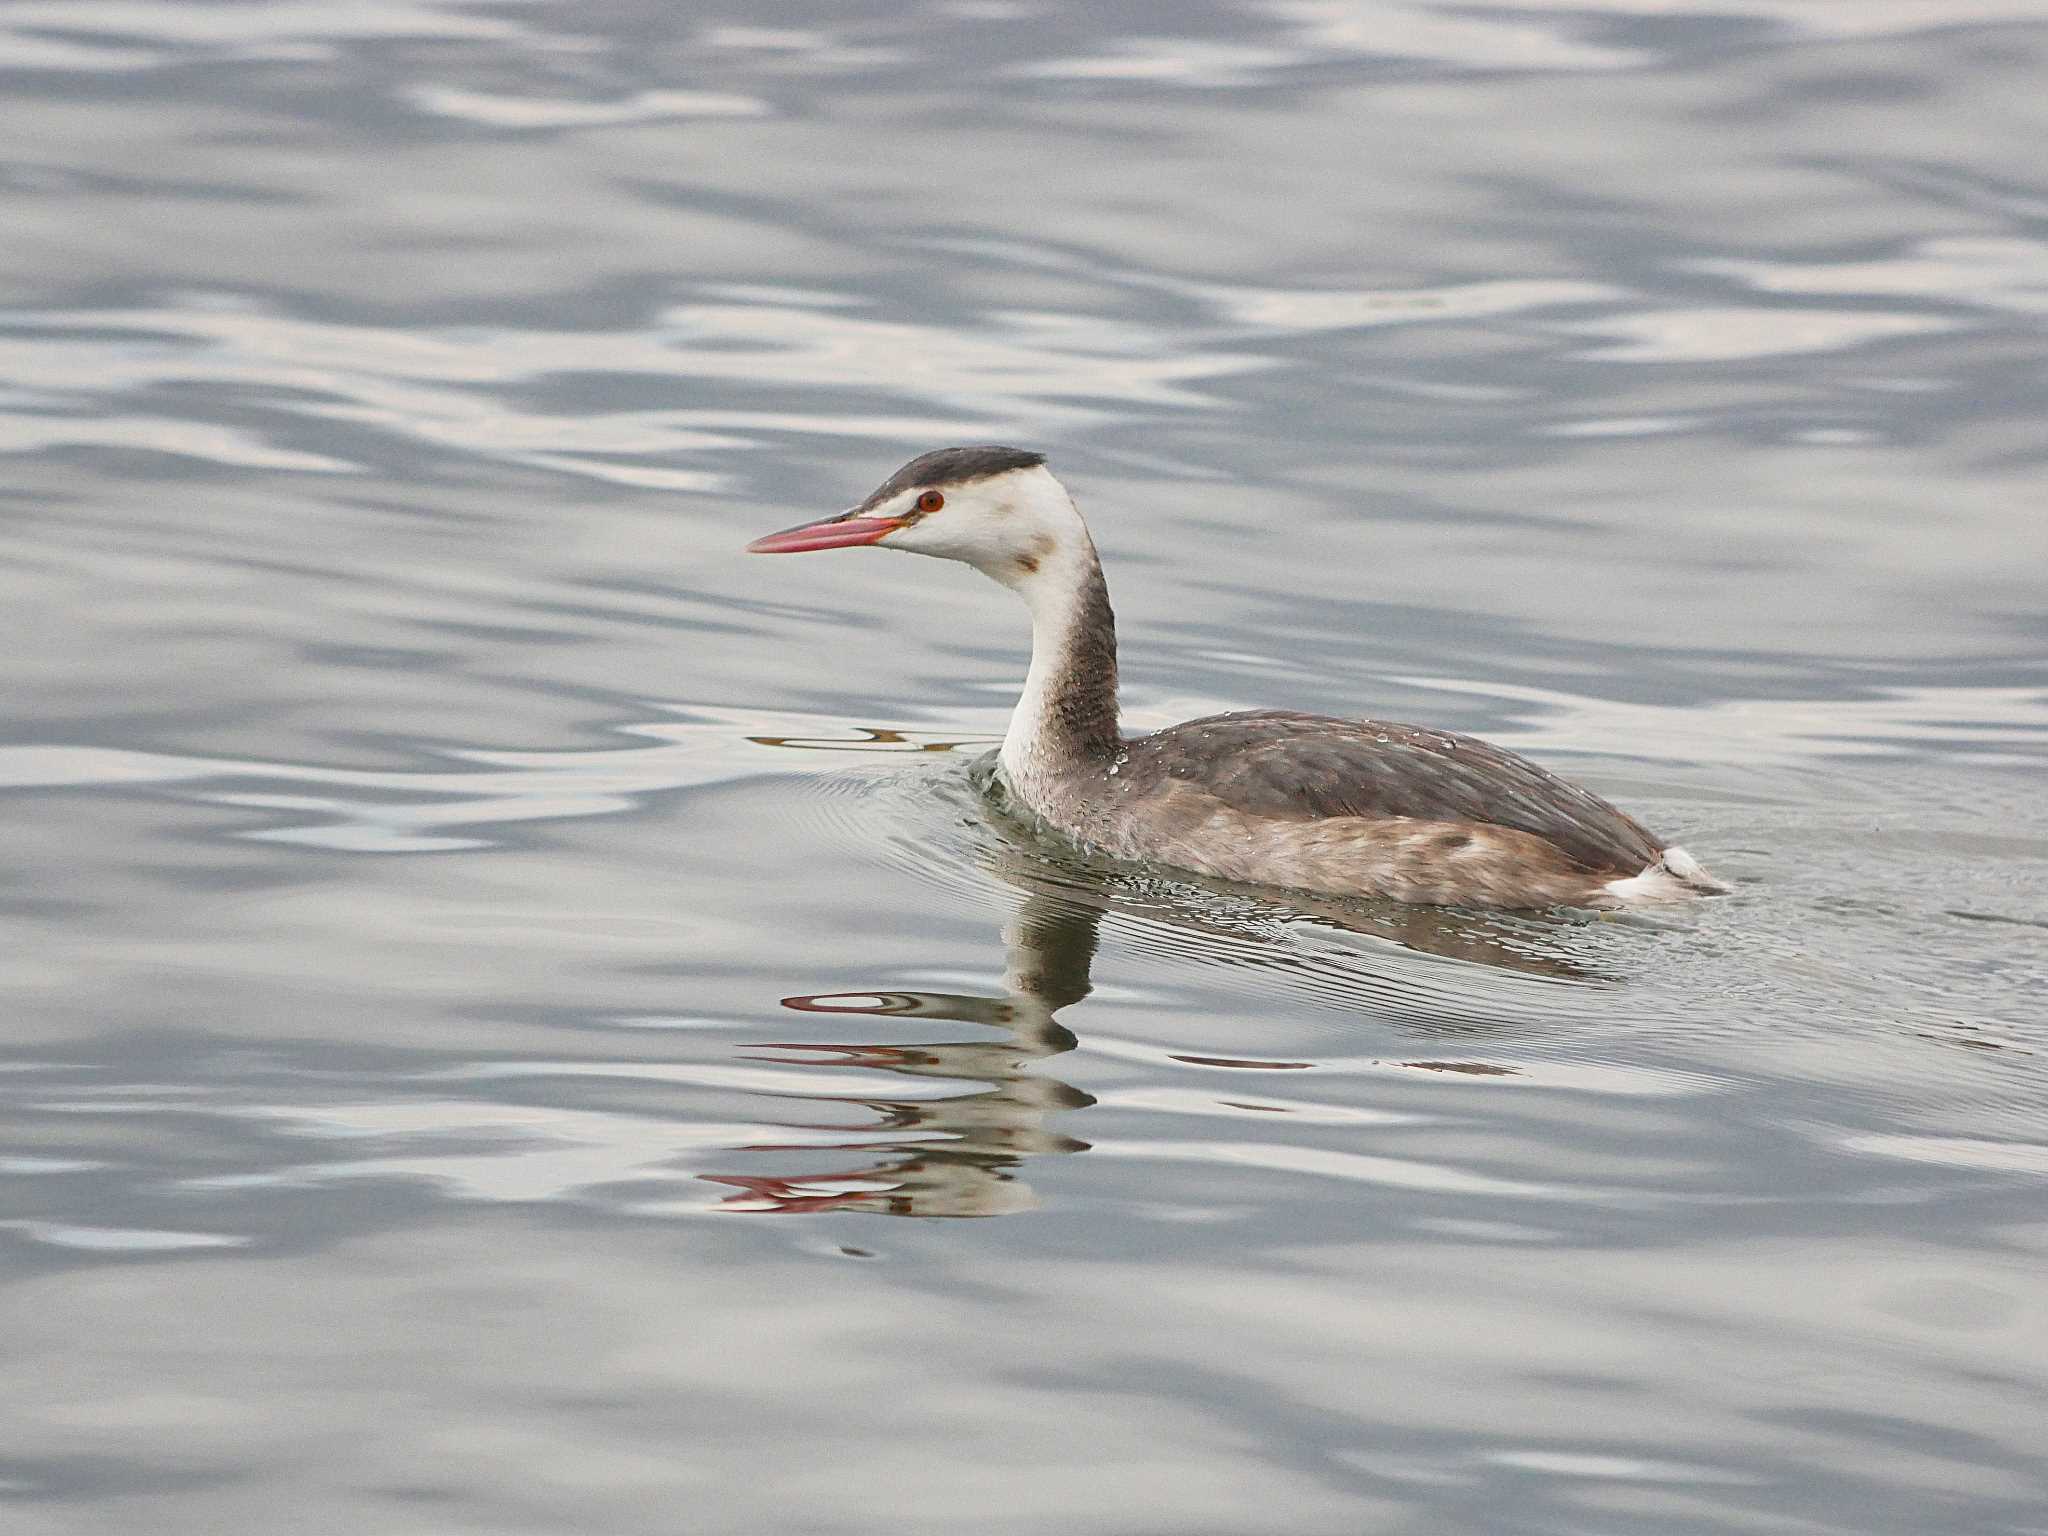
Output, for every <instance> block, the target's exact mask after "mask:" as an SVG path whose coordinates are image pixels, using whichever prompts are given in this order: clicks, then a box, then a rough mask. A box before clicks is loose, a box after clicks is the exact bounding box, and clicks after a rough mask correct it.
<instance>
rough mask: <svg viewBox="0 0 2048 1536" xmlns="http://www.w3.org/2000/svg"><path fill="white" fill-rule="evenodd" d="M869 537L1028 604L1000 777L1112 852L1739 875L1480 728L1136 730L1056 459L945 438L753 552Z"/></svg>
mask: <svg viewBox="0 0 2048 1536" xmlns="http://www.w3.org/2000/svg"><path fill="white" fill-rule="evenodd" d="M864 544H878V545H880V546H882V547H883V548H885V549H901V550H907V551H909V552H910V553H912V554H919V555H936V556H938V557H939V558H941V559H945V560H959V561H963V562H965V563H966V564H968V565H971V566H973V567H974V568H975V569H976V570H978V571H981V572H982V573H983V574H985V575H988V576H992V577H994V578H995V579H996V580H997V581H999V582H1001V583H1002V584H1003V585H1004V586H1006V587H1008V588H1009V589H1010V590H1011V591H1013V592H1015V593H1016V594H1017V595H1018V596H1019V597H1021V598H1023V599H1024V603H1025V606H1027V607H1028V608H1029V609H1030V610H1031V667H1030V670H1029V672H1027V673H1026V675H1025V678H1024V691H1023V694H1022V696H1021V697H1019V699H1018V700H1017V708H1016V711H1015V712H1014V713H1013V714H1012V715H1011V717H1010V728H1009V730H1008V732H1007V733H1006V734H1005V735H1004V737H1003V746H1002V754H1001V762H1002V777H1003V781H1004V783H1005V786H1006V787H1007V789H1008V791H1009V793H1010V795H1011V797H1012V798H1013V799H1014V800H1016V801H1017V802H1018V803H1019V804H1021V805H1022V806H1023V807H1024V808H1025V809H1026V810H1028V811H1030V812H1031V813H1032V814H1033V815H1034V816H1036V817H1038V818H1039V819H1040V820H1042V821H1044V822H1045V823H1047V824H1048V825H1050V826H1051V827H1052V828H1054V829H1055V830H1057V831H1058V832H1060V833H1062V834H1064V835H1065V836H1067V837H1069V838H1072V839H1073V840H1074V841H1076V842H1079V843H1081V844H1083V845H1085V846H1087V847H1090V848H1094V849H1097V850H1099V851H1101V852H1103V853H1107V854H1109V855H1111V856H1112V857H1114V858H1120V859H1145V860H1153V861H1156V862H1158V863H1161V864H1168V865H1173V866H1175V867H1178V868H1181V869H1188V870H1193V871H1195V872H1197V873H1199V874H1205V875H1210V876H1214V877H1217V878H1220V879H1224V880H1234V881H1242V882H1245V883H1248V884H1254V885H1272V886H1286V887H1289V888H1292V889H1295V890H1302V891H1315V892H1319V893H1323V894H1327V895H1338V896H1348V895H1358V896H1384V897H1390V898H1392V899H1394V900H1396V901H1410V902H1427V903H1436V904H1442V905H1451V906H1486V907H1547V906H1579V907H1618V906H1626V905H1631V904H1635V903H1638V902H1666V901H1674V900H1683V899H1685V898H1688V897H1691V896H1696V895H1704V894H1709V893H1712V892H1716V891H1721V890H1725V889H1726V887H1725V886H1723V885H1721V884H1720V882H1718V881H1716V880H1715V879H1714V878H1713V877H1712V876H1711V875H1709V874H1708V873H1707V872H1706V871H1705V870H1704V869H1702V868H1701V867H1700V865H1699V864H1698V862H1697V861H1695V860H1694V859H1693V858H1692V856H1691V855H1689V854H1688V853H1686V851H1685V850H1684V849H1682V848H1671V847H1666V846H1665V845H1664V844H1663V843H1661V842H1659V841H1658V840H1657V838H1655V837H1653V836H1652V835H1651V834H1650V833H1649V832H1648V831H1647V830H1646V829H1645V828H1644V827H1643V826H1642V824H1641V823H1639V822H1637V821H1636V820H1635V819H1634V818H1632V817H1630V816H1627V815H1624V814H1623V813H1622V812H1620V811H1618V810H1616V809H1615V808H1614V807H1613V806H1611V805H1609V804H1608V803H1607V802H1606V801H1605V800H1602V799H1601V798H1600V797H1599V796H1597V795H1594V794H1592V793H1590V792H1588V791H1586V790H1583V789H1580V788H1579V787H1578V786H1577V785H1575V784H1568V783H1566V782H1565V781H1564V780H1563V779H1560V778H1558V777H1557V776H1556V775H1555V774H1552V773H1547V772H1545V771H1544V770H1543V769H1541V768H1538V767H1537V766H1536V765H1535V764H1534V763H1531V762H1529V761H1527V760H1526V759H1524V758H1520V757H1517V756H1516V755H1515V754H1514V753H1512V752H1505V751H1502V750H1501V749H1500V748H1499V747H1494V746H1489V745H1488V744H1487V743H1485V742H1483V741H1479V740H1476V739H1474V738H1473V737H1470V736H1460V735H1457V734H1455V733H1453V732H1450V731H1437V730H1427V729H1424V728H1422V727H1420V726H1413V725H1396V724H1393V723H1392V722H1389V721H1384V720H1337V719H1332V718H1330V717H1328V716H1324V715H1305V714H1297V713H1295V712H1293V711H1289V710H1257V711H1244V712H1238V713H1233V714H1227V715H1211V716H1209V717H1207V718H1205V719H1201V720H1190V721H1187V722H1186V723H1185V724H1182V725H1176V726H1170V727H1168V728H1167V729H1165V730H1163V731H1155V732H1153V733H1152V734H1151V735H1149V736H1137V737H1130V738H1126V737H1125V736H1123V734H1122V733H1121V732H1120V731H1119V729H1118V727H1117V704H1116V617H1115V615H1114V614H1113V613H1112V612H1111V611H1110V606H1109V589H1108V588H1107V587H1106V586H1105V585H1104V583H1103V579H1102V566H1101V563H1100V562H1099V561H1098V560H1097V558H1096V555H1095V543H1094V540H1092V539H1090V538H1089V536H1088V528H1087V525H1086V524H1085V523H1083V522H1082V521H1081V514H1080V512H1079V511H1078V510H1077V509H1076V508H1075V506H1074V501H1073V498H1072V497H1071V496H1069V495H1068V494H1067V489H1066V487H1065V486H1063V485H1061V484H1060V482H1059V481H1058V480H1056V479H1054V478H1053V475H1052V472H1051V471H1050V470H1048V469H1047V468H1046V467H1045V455H1043V454H1040V453H1030V452H1027V451H1025V450H1023V449H1019V448H998V447H973V448H941V449H939V450H938V451H936V452H933V453H927V454H924V455H922V456H920V457H918V458H915V459H912V460H911V461H910V462H909V463H908V464H906V465H904V466H903V467H902V468H901V469H899V470H897V471H896V473H895V474H893V475H891V476H890V477H889V478H888V479H887V480H885V481H883V482H882V484H881V485H880V486H878V487H877V488H876V489H875V490H874V492H873V493H872V494H871V495H869V496H868V498H867V499H866V500H865V501H863V502H861V503H860V505H859V506H857V507H854V508H853V509H852V510H851V511H848V512H843V513H840V514H838V515H837V516H834V517H829V518H825V519H823V520H822V521H819V522H814V523H805V524H803V525H801V526H800V527H796V528H789V529H785V530H784V531H783V532H781V533H771V534H769V535H767V536H766V537H765V538H759V539H756V540H755V541H754V542H753V543H751V544H749V545H748V546H747V548H748V549H749V550H750V551H752V552H753V553H755V554H763V555H771V554H797V553H801V552H804V551H807V550H816V549H845V548H850V547H853V546H855V545H864Z"/></svg>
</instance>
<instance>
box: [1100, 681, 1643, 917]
mask: <svg viewBox="0 0 2048 1536" xmlns="http://www.w3.org/2000/svg"><path fill="white" fill-rule="evenodd" d="M1122 771H1123V773H1124V774H1127V775H1130V776H1131V777H1132V788H1133V792H1136V791H1138V790H1139V789H1141V788H1146V787H1150V786H1151V785H1152V784H1154V783H1157V782H1161V781H1165V780H1173V781H1175V782H1178V783H1184V784H1187V785H1189V786H1191V787H1194V788H1198V789H1200V790H1202V791H1203V792H1205V793H1206V794H1209V795H1211V796H1213V797H1214V798H1215V799H1216V800H1217V801H1219V802H1220V803H1221V804H1223V805H1225V806H1227V807H1229V808H1230V809H1232V810H1236V811H1241V812H1243V813H1244V814H1246V815H1249V816H1259V817H1271V818H1275V819H1278V820H1321V819H1326V818H1338V819H1352V818H1361V817H1362V818H1369V819H1372V820H1376V821H1383V820H1402V821H1420V822H1442V823H1452V824H1455V825H1457V826H1460V827H1464V828H1466V829H1467V830H1474V829H1476V828H1480V827H1494V828H1505V829H1508V830H1510V831H1517V832H1527V833H1530V834H1533V835H1534V836H1536V837H1540V838H1542V839H1543V840H1544V841H1545V842H1548V843H1550V844H1552V845H1553V846H1554V847H1556V848H1557V850H1558V851H1559V852H1560V853H1562V854H1563V855H1564V856H1565V857H1566V858H1568V859H1570V860H1571V861H1572V862H1573V863H1574V864H1576V865H1578V866H1579V867H1581V868H1583V869H1586V870H1590V871H1595V872H1602V873H1605V874H1607V875H1609V876H1613V875H1622V874H1627V875H1632V874H1635V873H1636V872H1637V871H1638V870H1640V869H1642V868H1643V867H1644V866H1645V865H1647V864H1651V863H1654V862H1655V861H1656V858H1657V856H1658V854H1660V853H1661V852H1662V851H1663V845H1662V844H1661V843H1659V842H1658V841H1657V839H1656V838H1654V837H1652V836H1651V835H1650V833H1649V832H1648V831H1646V830H1645V829H1644V828H1643V826H1642V824H1641V823H1640V822H1638V821H1636V820H1635V819H1634V818H1633V817H1630V816H1627V815H1625V814H1623V813H1622V812H1621V811H1618V810H1616V809H1615V808H1614V807H1613V806H1611V805H1609V804H1608V803H1607V802H1606V801H1605V800H1602V799H1601V798H1600V797H1599V796H1598V795H1596V794H1593V793H1592V792H1591V791H1590V790H1585V789H1581V788H1580V787H1579V786H1578V785H1576V784H1572V783H1569V782H1568V781H1566V780H1564V779H1561V778H1559V777H1558V776H1557V775H1556V774H1554V773H1550V772H1547V771H1546V770H1544V769H1542V768H1539V767H1537V766H1536V765H1535V764H1534V763H1532V762H1530V761H1529V760H1528V759H1527V758H1523V757H1518V756H1516V755H1515V754H1514V753H1512V752H1507V751H1504V750H1502V749H1501V748H1499V747H1496V746H1493V745H1491V744H1490V743H1488V742H1484V741H1480V740H1478V739H1476V738H1475V737H1471V736H1460V735H1457V734H1455V733H1453V732H1450V731H1435V730H1426V729H1424V728H1422V727H1420V726H1413V725H1399V724H1396V723H1394V722H1392V721H1384V720H1337V719H1332V718H1330V717H1329V716H1326V715H1305V714H1296V713H1293V712H1290V711H1283V710H1260V711H1256V712H1251V713H1244V714H1231V715H1216V716H1212V717H1210V718H1208V719H1204V720H1190V721H1188V722H1187V723H1186V724H1184V725H1176V726H1173V727H1172V728H1171V729H1168V730H1164V731H1159V732H1157V733H1156V734H1154V735H1151V736H1146V737H1142V738H1140V739H1139V740H1137V741H1134V742H1132V743H1131V745H1130V755H1129V761H1128V762H1127V763H1126V764H1125V765H1124V768H1123V770H1122ZM1449 851H1450V850H1446V852H1447V853H1448V852H1449Z"/></svg>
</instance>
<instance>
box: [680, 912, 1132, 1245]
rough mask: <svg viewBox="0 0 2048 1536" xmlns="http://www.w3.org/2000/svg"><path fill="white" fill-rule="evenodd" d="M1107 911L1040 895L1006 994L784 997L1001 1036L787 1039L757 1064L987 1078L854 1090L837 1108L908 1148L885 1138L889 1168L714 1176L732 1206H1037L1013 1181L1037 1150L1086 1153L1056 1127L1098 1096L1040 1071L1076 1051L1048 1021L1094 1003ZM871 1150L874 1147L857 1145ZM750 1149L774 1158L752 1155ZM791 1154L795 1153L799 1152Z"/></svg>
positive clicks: (1013, 922) (956, 1210)
mask: <svg viewBox="0 0 2048 1536" xmlns="http://www.w3.org/2000/svg"><path fill="white" fill-rule="evenodd" d="M1101 918H1102V914H1101V913H1100V912H1099V911H1098V910H1096V909H1095V908H1093V907H1089V906H1085V905H1081V904H1079V903H1076V902H1074V901H1071V900H1067V899H1064V898H1061V897H1058V896H1051V895H1045V894H1039V893H1033V894H1031V895H1029V896H1027V897H1026V898H1025V900H1024V903H1023V905H1022V906H1021V907H1019V908H1018V910H1017V912H1016V914H1015V916H1013V917H1012V918H1011V919H1010V921H1009V923H1008V924H1007V925H1006V926H1005V927H1004V929H1003V942H1004V948H1005V951H1006V956H1007V967H1006V969H1005V971H1004V973H1003V991H1002V994H1001V995H1000V996H996V997H983V996H976V995H971V994H961V993H951V992H879V993H877V992H866V993H860V992H842V993H821V994H817V995H813V996H806V997H786V998H784V999H783V1000H782V1006H783V1007H785V1008H791V1009H795V1010H796V1011H798V1012H800V1013H811V1014H871V1015H874V1016H876V1017H880V1018H891V1019H943V1020H952V1021H957V1022H959V1023H963V1024H983V1025H989V1026H991V1027H993V1028H996V1029H999V1030H1002V1031H1004V1032H1005V1033H1004V1035H1003V1036H1001V1037H998V1038H994V1039H982V1040H949V1041H944V1042H941V1043H938V1044H916V1045H886V1044H884V1045H841V1044H823V1043H820V1044H799V1043H794V1042H792V1043H785V1044H779V1045H773V1046H769V1047H767V1049H768V1050H771V1051H774V1052H776V1053H777V1054H776V1055H773V1056H764V1057H756V1058H755V1059H757V1060H771V1061H779V1062H783V1063H785V1064H788V1065H803V1066H825V1065H834V1066H843V1067H858V1068H865V1069H867V1070H869V1071H877V1072H891V1073H896V1074H898V1075H900V1076H903V1077H918V1078H937V1079H941V1080H944V1081H949V1082H956V1083H962V1084H982V1085H985V1086H981V1087H978V1088H970V1089H969V1090H968V1091H967V1092H965V1093H958V1094H952V1095H948V1096H946V1097H942V1098H924V1097H916V1098H905V1099H894V1098H890V1097H887V1096H882V1097H876V1098H869V1097H857V1096H852V1095H848V1096H845V1097H842V1098H837V1099H834V1100H832V1101H830V1102H834V1103H843V1104H857V1105H860V1106H862V1107H864V1108H866V1109H869V1110H871V1111H873V1112H874V1113H875V1114H876V1115H877V1116H878V1117H879V1119H880V1126H881V1129H883V1130H884V1131H891V1130H895V1131H901V1132H903V1133H904V1136H903V1140H902V1141H901V1142H898V1143H893V1144H892V1143H888V1142H884V1143H882V1146H883V1147H884V1148H885V1149H886V1150H887V1152H888V1153H889V1155H888V1156H887V1157H885V1158H884V1159H883V1160H882V1161H881V1162H880V1163H878V1164H875V1165H873V1166H869V1167H862V1168H857V1169H851V1170H847V1171H843V1172H833V1173H814V1174H804V1175H800V1176H796V1177H790V1178H777V1177H767V1176H751V1175H741V1174H713V1175H709V1176H708V1177H709V1178H710V1179H711V1181H712V1182H713V1183H719V1184H731V1185H735V1186H737V1187H738V1190H739V1193H737V1194H734V1195H731V1196H729V1197H728V1198H726V1199H725V1200H723V1201H721V1202H720V1204H719V1208H720V1209H722V1210H728V1211H767V1212H800V1211H801V1212H815V1211H874V1212H879V1213H881V1214H884V1215H890V1216H1004V1215H1009V1214H1012V1213H1014V1212H1017V1211H1025V1210H1030V1209H1032V1208H1033V1207H1034V1206H1036V1205H1037V1203H1038V1199H1037V1196H1036V1195H1035V1194H1033V1193H1032V1190H1031V1187H1030V1186H1029V1185H1027V1184H1024V1183H1022V1182H1021V1181H1019V1180H1018V1178H1017V1177H1016V1172H1015V1170H1016V1168H1017V1165H1018V1164H1019V1163H1020V1162H1021V1161H1022V1160H1023V1159H1024V1158H1025V1157H1028V1156H1032V1155H1035V1154H1040V1153H1049V1152H1082V1151H1086V1150H1087V1147H1088V1143H1087V1142H1085V1141H1079V1140H1076V1139H1075V1138H1074V1137H1071V1136H1067V1135H1064V1134H1062V1133H1061V1132H1060V1131H1059V1130H1057V1129H1056V1128H1054V1126H1053V1125H1052V1124H1051V1121H1052V1118H1053V1117H1054V1116H1055V1115H1057V1114H1059V1113H1060V1112H1062V1111H1064V1110H1071V1109H1085V1108H1087V1107H1088V1106H1089V1105H1091V1104H1093V1103H1094V1102H1095V1100H1094V1099H1093V1098H1092V1097H1091V1096H1089V1095H1088V1094H1085V1093H1083V1092H1082V1091H1081V1090H1080V1089H1078V1088H1075V1087H1072V1086H1070V1085H1069V1084H1066V1083H1063V1082H1060V1081H1059V1080H1058V1079H1056V1078H1052V1077H1048V1076H1046V1075H1044V1074H1043V1073H1039V1072H1034V1071H1032V1070H1030V1069H1031V1067H1032V1064H1033V1063H1035V1062H1038V1061H1042V1060H1044V1059H1045V1058H1047V1057H1051V1056H1059V1055H1062V1054H1064V1053H1065V1052H1067V1051H1071V1050H1072V1049H1073V1048H1074V1046H1075V1045H1076V1044H1077V1043H1078V1042H1077V1041H1076V1040H1075V1038H1074V1033H1073V1031H1072V1030H1070V1029H1068V1028H1067V1027H1066V1026H1065V1025H1063V1024H1061V1023H1059V1022H1058V1021H1057V1020H1056V1019H1055V1018H1054V1017H1053V1015H1054V1014H1055V1013H1056V1012H1058V1010H1060V1009H1061V1008H1064V1007H1066V1006H1068V1005H1069V1004H1071V1003H1076V1002H1079V1001H1080V1000H1081V999H1082V998H1084V997H1086V996H1087V995H1088V968H1089V965H1090V963H1091V962H1092V961H1093V959H1094V956H1095V934H1096V928H1097V925H1098V924H1099V923H1100V922H1101ZM857 1145H858V1146H859V1147H860V1149H861V1150H862V1151H863V1152H867V1153H870V1154H871V1153H872V1152H873V1151H874V1150H875V1148H876V1143H875V1142H874V1141H872V1140H870V1139H867V1138H866V1137H864V1138H863V1139H862V1140H861V1141H860V1142H859V1143H858V1144H857ZM755 1150H763V1151H765V1150H773V1149H770V1148H756V1149H755ZM790 1150H795V1149H790Z"/></svg>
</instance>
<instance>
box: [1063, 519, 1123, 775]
mask: <svg viewBox="0 0 2048 1536" xmlns="http://www.w3.org/2000/svg"><path fill="white" fill-rule="evenodd" d="M1089 555H1090V559H1089V562H1088V572H1087V575H1086V576H1084V577H1083V578H1082V582H1081V590H1080V592H1079V594H1078V597H1079V602H1078V608H1077V612H1076V615H1075V622H1074V632H1073V636H1072V638H1071V640H1070V642H1069V644H1068V647H1067V652H1066V655H1065V656H1064V658H1062V659H1063V661H1064V663H1065V665H1064V666H1063V668H1062V669H1061V671H1060V672H1059V674H1058V675H1057V676H1056V677H1055V678H1054V679H1053V684H1052V697H1051V701H1050V702H1051V709H1050V712H1049V718H1048V719H1047V721H1046V725H1047V726H1048V727H1049V728H1050V729H1051V730H1052V731H1053V732H1055V733H1056V734H1057V736H1058V738H1059V740H1058V747H1059V748H1060V749H1061V750H1062V751H1066V752H1072V753H1074V754H1075V755H1077V756H1080V757H1085V758H1093V759H1103V758H1109V757H1114V756H1115V755H1116V752H1117V749H1118V748H1119V747H1120V746H1121V745H1122V738H1121V737H1120V736H1119V735H1118V732H1117V713H1116V614H1115V612H1114V611H1113V610H1112V609H1111V608H1110V606H1109V585H1108V583H1106V582H1105V581H1104V580H1103V579H1102V567H1101V566H1100V565H1099V564H1097V563H1096V562H1095V560H1094V559H1093V555H1094V551H1093V550H1092V549H1091V550H1090V551H1089Z"/></svg>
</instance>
